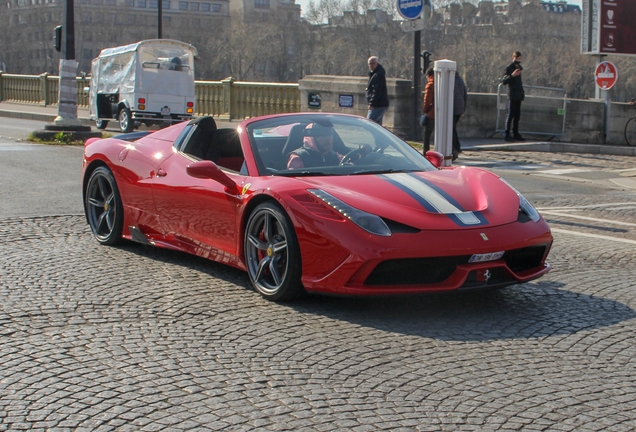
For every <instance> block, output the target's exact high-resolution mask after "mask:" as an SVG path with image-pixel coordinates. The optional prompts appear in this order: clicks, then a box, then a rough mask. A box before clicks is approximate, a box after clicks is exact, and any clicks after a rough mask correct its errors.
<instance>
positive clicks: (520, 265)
mask: <svg viewBox="0 0 636 432" xmlns="http://www.w3.org/2000/svg"><path fill="white" fill-rule="evenodd" d="M546 248H547V246H546V245H540V246H530V247H526V248H521V249H514V250H510V251H507V252H506V253H505V254H504V256H503V260H504V261H505V262H506V265H507V266H508V268H509V269H510V270H512V271H513V272H515V273H519V272H522V271H525V270H530V269H532V268H535V267H538V266H540V265H541V264H542V263H543V255H544V254H545V251H546Z"/></svg>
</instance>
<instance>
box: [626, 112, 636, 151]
mask: <svg viewBox="0 0 636 432" xmlns="http://www.w3.org/2000/svg"><path fill="white" fill-rule="evenodd" d="M625 141H627V144H629V145H630V146H636V117H632V118H630V119H629V120H627V124H626V125H625Z"/></svg>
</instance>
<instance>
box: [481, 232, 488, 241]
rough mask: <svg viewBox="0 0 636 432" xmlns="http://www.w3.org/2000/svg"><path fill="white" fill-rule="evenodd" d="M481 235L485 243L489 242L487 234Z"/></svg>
mask: <svg viewBox="0 0 636 432" xmlns="http://www.w3.org/2000/svg"><path fill="white" fill-rule="evenodd" d="M480 234H481V238H483V239H484V241H488V236H487V235H486V233H480Z"/></svg>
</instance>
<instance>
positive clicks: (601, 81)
mask: <svg viewBox="0 0 636 432" xmlns="http://www.w3.org/2000/svg"><path fill="white" fill-rule="evenodd" d="M617 78H618V69H616V66H614V63H612V62H608V61H605V62H601V63H599V64H598V66H596V71H595V72H594V81H595V82H596V88H597V90H598V91H600V92H601V93H602V94H603V101H604V102H605V121H604V126H603V129H604V130H603V132H604V134H605V142H609V139H610V136H609V122H610V108H611V106H612V104H611V99H610V93H609V90H610V89H611V88H612V87H614V84H616V79H617Z"/></svg>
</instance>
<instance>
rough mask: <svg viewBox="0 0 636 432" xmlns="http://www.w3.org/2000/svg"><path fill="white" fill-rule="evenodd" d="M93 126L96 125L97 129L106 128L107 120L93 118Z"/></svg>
mask: <svg viewBox="0 0 636 432" xmlns="http://www.w3.org/2000/svg"><path fill="white" fill-rule="evenodd" d="M95 126H97V129H106V127H107V126H108V120H95Z"/></svg>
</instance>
